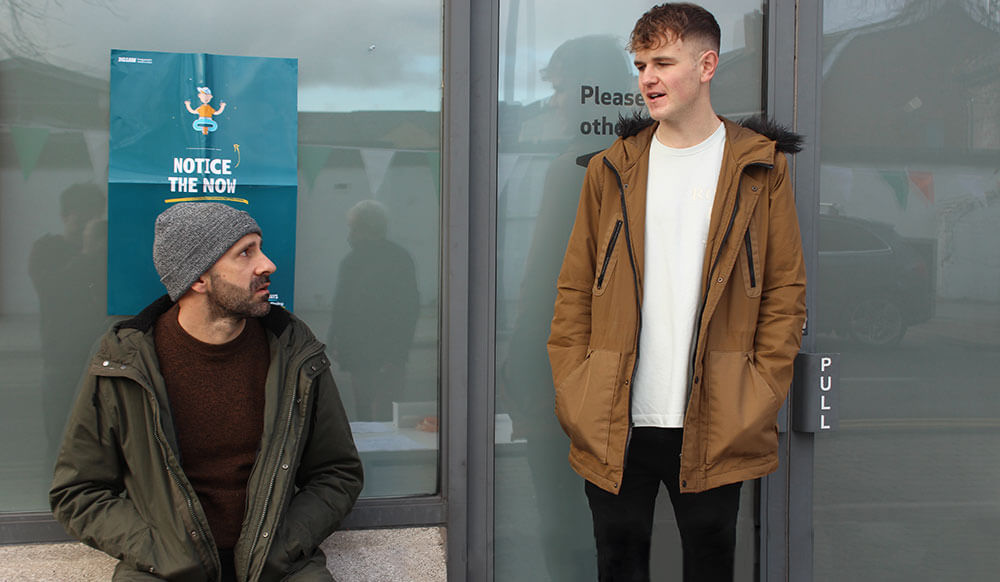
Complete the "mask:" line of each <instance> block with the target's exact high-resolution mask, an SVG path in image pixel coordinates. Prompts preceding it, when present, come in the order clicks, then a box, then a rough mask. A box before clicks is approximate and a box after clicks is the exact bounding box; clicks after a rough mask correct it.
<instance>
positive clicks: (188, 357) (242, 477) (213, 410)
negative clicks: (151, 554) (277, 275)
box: [153, 305, 270, 549]
mask: <svg viewBox="0 0 1000 582" xmlns="http://www.w3.org/2000/svg"><path fill="white" fill-rule="evenodd" d="M177 313H178V306H177V305H174V306H173V307H172V308H171V309H170V310H168V311H167V312H166V313H164V314H163V315H162V316H160V318H159V319H158V320H157V322H156V327H155V329H154V332H153V333H154V340H155V342H156V355H157V356H158V357H159V359H160V371H161V373H162V374H163V379H164V380H165V381H166V385H167V395H168V397H169V399H170V411H171V413H172V415H173V422H174V428H175V429H176V434H177V444H178V446H179V447H180V455H181V466H182V467H183V469H184V474H185V475H187V477H188V479H189V480H190V481H191V485H192V486H193V487H194V489H195V491H196V492H197V494H198V500H199V501H200V502H201V505H202V507H203V508H204V510H205V515H206V516H207V517H208V524H209V527H210V528H211V529H212V536H213V537H214V538H215V543H216V545H217V546H218V547H219V548H222V549H229V548H232V547H233V546H234V545H236V540H237V538H239V535H240V528H241V524H242V522H243V514H244V512H245V508H246V497H247V481H248V479H249V478H250V470H251V468H252V467H253V462H254V457H255V456H256V453H257V448H258V446H259V444H260V435H261V431H262V430H263V425H264V383H265V381H266V379H267V369H268V366H269V365H270V348H269V346H268V342H267V337H266V335H265V331H264V328H263V327H262V326H261V324H260V321H259V320H257V319H254V318H250V319H247V322H246V326H245V328H244V329H243V332H242V333H241V334H240V335H239V337H237V338H236V339H234V340H232V341H230V342H228V343H225V344H222V345H214V344H207V343H204V342H201V341H199V340H197V339H195V338H193V337H191V336H190V335H188V333H187V332H186V331H184V329H183V328H182V327H181V326H180V324H179V323H178V322H177Z"/></svg>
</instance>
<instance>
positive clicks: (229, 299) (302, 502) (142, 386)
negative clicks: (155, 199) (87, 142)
mask: <svg viewBox="0 0 1000 582" xmlns="http://www.w3.org/2000/svg"><path fill="white" fill-rule="evenodd" d="M153 262H154V264H155V266H156V270H157V271H158V272H159V274H160V280H161V281H162V282H163V284H164V286H166V288H167V291H168V295H166V296H163V297H161V298H160V299H158V300H156V301H155V302H154V303H153V304H152V305H150V306H149V307H147V308H146V309H145V310H143V311H142V312H141V313H140V314H139V315H137V316H136V317H134V318H132V319H129V320H126V321H123V322H120V323H118V324H116V325H115V326H114V327H113V328H112V329H111V330H110V331H108V332H107V334H105V336H104V337H103V338H102V339H101V343H100V347H99V348H98V349H97V352H96V355H95V356H94V357H93V359H92V360H91V361H90V363H89V365H88V367H87V369H86V373H85V377H84V381H83V382H82V384H81V388H80V393H79V395H78V397H77V401H76V404H75V406H74V408H73V411H72V413H71V415H70V418H69V422H68V424H67V427H66V432H65V435H64V437H63V442H62V448H61V450H60V452H59V457H58V460H57V462H56V467H55V480H54V482H53V485H52V490H51V491H50V493H49V499H50V502H51V505H52V510H53V513H54V514H55V516H56V519H58V520H59V521H60V523H62V524H63V526H64V527H65V528H66V530H67V531H68V532H69V533H70V534H72V535H74V536H76V537H77V538H79V539H80V540H81V541H83V542H84V543H86V544H88V545H91V546H93V547H95V548H97V549H100V550H102V551H104V552H107V553H108V554H110V555H112V556H114V557H116V558H118V559H120V560H121V562H120V563H119V564H118V566H117V568H116V570H115V575H114V580H147V579H148V580H160V579H166V580H186V581H202V580H204V581H213V582H214V581H217V580H222V581H224V582H225V581H228V580H233V581H235V580H241V581H243V580H261V581H264V580H309V581H312V580H332V579H333V578H332V577H331V575H330V573H329V572H328V571H327V569H326V558H325V556H324V555H323V552H322V551H320V550H319V548H318V546H319V544H320V543H321V542H322V541H323V540H324V539H326V537H327V536H329V535H330V534H331V533H332V532H333V531H334V530H335V529H336V528H337V525H338V524H339V523H340V522H341V520H343V519H344V517H345V516H346V515H347V513H348V512H349V511H350V509H351V507H352V505H353V504H354V501H355V499H356V498H357V496H358V494H359V493H360V492H361V485H362V468H361V462H360V460H359V458H358V453H357V450H356V448H355V446H354V440H353V438H352V436H351V430H350V426H349V425H348V422H347V417H346V415H345V414H344V409H343V406H342V405H341V402H340V396H339V394H338V392H337V387H336V385H335V384H334V382H333V377H332V376H331V374H330V364H329V360H328V359H327V357H326V356H325V355H324V353H323V348H324V346H323V344H322V343H320V342H319V341H318V340H316V338H315V337H314V336H313V334H312V332H311V331H310V330H309V328H308V327H307V326H306V325H305V324H304V323H302V322H301V321H300V320H299V319H298V318H296V317H295V316H294V315H292V314H291V313H289V312H287V311H285V310H284V309H282V308H280V307H277V306H272V305H271V304H270V303H268V297H269V289H268V287H269V284H270V275H271V273H273V272H274V270H275V266H274V263H272V262H271V261H270V259H268V258H267V256H266V255H265V254H264V252H263V250H262V249H261V230H260V227H259V226H258V225H257V223H256V221H254V219H253V218H251V216H250V215H249V214H247V213H246V212H243V211H239V210H236V209H234V208H232V207H230V206H227V205H225V204H220V203H182V204H177V205H175V206H172V207H170V208H169V209H167V210H166V211H165V212H163V213H162V214H161V215H160V216H159V217H157V219H156V226H155V238H154V242H153Z"/></svg>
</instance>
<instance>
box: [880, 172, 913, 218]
mask: <svg viewBox="0 0 1000 582" xmlns="http://www.w3.org/2000/svg"><path fill="white" fill-rule="evenodd" d="M878 173H879V175H881V176H882V179H883V180H885V181H886V183H888V184H889V187H891V188H892V191H893V193H894V194H895V195H896V202H898V203H899V207H900V208H901V209H903V210H906V202H907V198H909V196H910V181H909V178H907V176H906V173H905V172H902V171H900V170H879V171H878Z"/></svg>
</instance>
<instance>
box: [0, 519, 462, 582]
mask: <svg viewBox="0 0 1000 582" xmlns="http://www.w3.org/2000/svg"><path fill="white" fill-rule="evenodd" d="M444 536H445V530H444V528H437V527H424V528H406V529H380V530H356V531H341V532H337V533H335V534H333V535H332V536H330V538H329V539H327V540H326V541H325V542H323V545H322V548H323V551H324V552H326V555H327V566H328V567H329V569H330V571H331V572H332V573H333V575H334V577H335V578H336V579H337V580H338V581H339V582H379V581H386V580H391V581H393V582H444V581H445V580H446V579H447V568H446V560H445V540H444ZM115 563H116V560H114V559H113V558H111V557H109V556H107V555H106V554H104V553H102V552H98V551H97V550H94V549H91V548H88V547H87V546H84V545H83V544H77V543H72V544H27V545H14V546H0V580H12V581H13V580H17V581H18V582H65V581H66V580H73V581H75V582H106V581H107V580H110V579H111V572H112V571H113V570H114V567H115Z"/></svg>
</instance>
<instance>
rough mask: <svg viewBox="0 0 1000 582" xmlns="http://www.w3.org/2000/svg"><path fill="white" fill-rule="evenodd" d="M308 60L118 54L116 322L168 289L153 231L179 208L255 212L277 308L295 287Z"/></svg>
mask: <svg viewBox="0 0 1000 582" xmlns="http://www.w3.org/2000/svg"><path fill="white" fill-rule="evenodd" d="M297 85H298V61H297V60H296V59H278V58H263V57H237V56H222V55H210V54H182V53H160V52H148V51H131V50H112V51H111V107H110V109H111V119H110V122H111V127H110V131H111V140H110V150H111V151H110V159H109V168H108V249H109V250H108V313H109V314H112V315H131V314H134V313H137V312H138V311H140V310H141V309H142V308H144V307H145V306H146V305H148V304H149V303H150V302H152V301H153V300H154V299H156V298H157V297H159V296H160V295H163V293H165V289H164V287H163V285H162V284H161V283H160V278H159V276H158V275H157V273H156V269H155V268H154V267H153V258H152V249H153V223H154V221H155V219H156V216H157V215H159V214H160V213H161V212H163V211H164V210H166V209H167V208H168V207H169V206H171V205H172V204H176V203H178V202H198V201H211V202H222V203H225V204H229V205H231V206H233V207H235V208H238V209H240V210H245V211H247V212H249V213H250V214H251V215H252V216H253V217H254V219H256V220H257V222H258V224H260V227H261V230H263V231H264V247H263V248H264V252H265V253H266V254H267V255H268V257H269V258H270V259H271V260H272V261H273V262H274V264H275V265H277V267H278V268H277V271H275V273H274V275H272V277H271V287H270V289H271V302H272V303H275V304H278V305H284V306H285V307H287V308H289V309H291V308H292V307H293V306H292V292H293V289H292V285H293V283H294V281H295V272H294V271H295V216H296V208H295V207H296V193H297V184H298V177H297V151H298V150H297V141H298V113H297V99H298V96H297Z"/></svg>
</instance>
